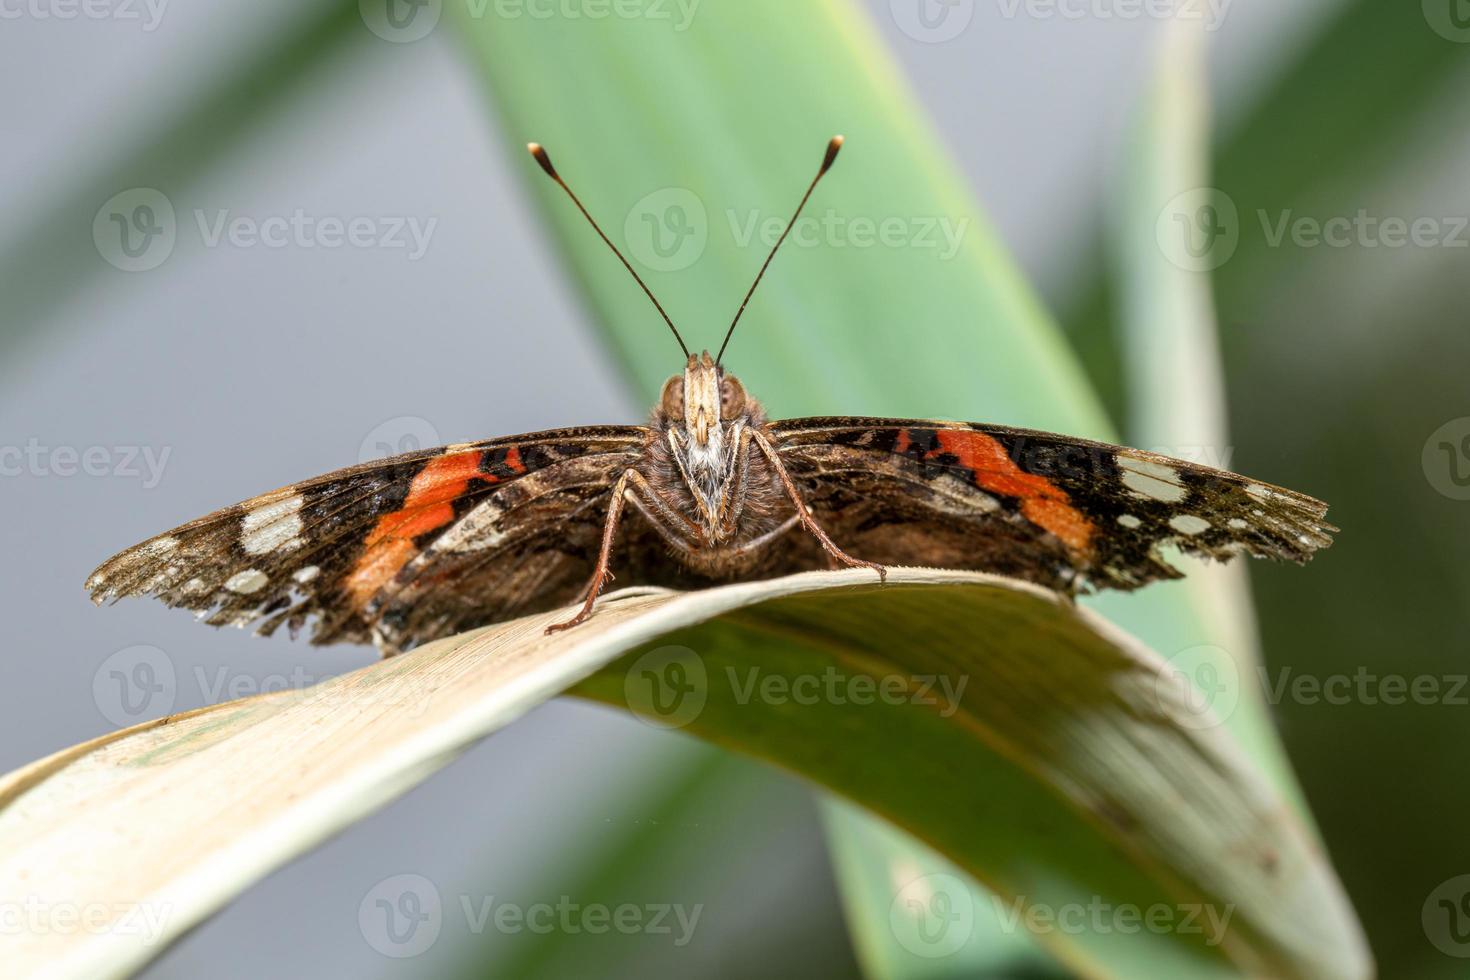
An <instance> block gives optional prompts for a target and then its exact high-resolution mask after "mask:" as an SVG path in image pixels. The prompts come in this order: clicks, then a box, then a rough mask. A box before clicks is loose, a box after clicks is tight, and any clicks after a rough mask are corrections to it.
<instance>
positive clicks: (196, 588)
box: [184, 578, 209, 595]
mask: <svg viewBox="0 0 1470 980" xmlns="http://www.w3.org/2000/svg"><path fill="white" fill-rule="evenodd" d="M207 588H209V586H208V585H206V584H205V582H204V579H202V578H191V579H189V581H187V582H185V583H184V593H185V594H186V595H197V594H198V593H200V592H203V591H204V590H205V589H207Z"/></svg>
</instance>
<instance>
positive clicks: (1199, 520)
mask: <svg viewBox="0 0 1470 980" xmlns="http://www.w3.org/2000/svg"><path fill="white" fill-rule="evenodd" d="M1169 526H1170V527H1172V528H1173V529H1174V530H1176V531H1178V532H1179V533H1180V534H1188V535H1191V536H1193V535H1196V534H1202V533H1204V532H1205V531H1208V530H1209V529H1210V522H1209V521H1207V520H1205V519H1204V518H1203V517H1195V516H1194V515H1193V514H1180V515H1179V516H1177V517H1172V518H1170V519H1169Z"/></svg>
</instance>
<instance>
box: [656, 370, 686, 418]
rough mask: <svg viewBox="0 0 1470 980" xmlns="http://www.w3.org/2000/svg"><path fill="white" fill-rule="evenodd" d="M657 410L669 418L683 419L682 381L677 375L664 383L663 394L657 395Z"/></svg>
mask: <svg viewBox="0 0 1470 980" xmlns="http://www.w3.org/2000/svg"><path fill="white" fill-rule="evenodd" d="M658 405H659V408H660V409H661V410H662V411H663V413H664V414H665V415H667V416H669V417H671V418H676V419H677V418H683V417H684V379H683V378H682V377H680V376H679V375H677V374H676V375H674V376H673V377H672V378H670V379H669V380H667V381H665V382H664V390H663V394H661V395H659V401H658Z"/></svg>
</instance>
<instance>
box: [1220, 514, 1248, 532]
mask: <svg viewBox="0 0 1470 980" xmlns="http://www.w3.org/2000/svg"><path fill="white" fill-rule="evenodd" d="M1225 526H1226V527H1228V528H1230V530H1232V531H1244V530H1245V529H1246V528H1248V527H1250V526H1251V522H1250V521H1246V520H1242V519H1240V518H1239V517H1232V518H1230V520H1228V521H1226V522H1225Z"/></svg>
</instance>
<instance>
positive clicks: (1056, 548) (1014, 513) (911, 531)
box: [772, 418, 1336, 592]
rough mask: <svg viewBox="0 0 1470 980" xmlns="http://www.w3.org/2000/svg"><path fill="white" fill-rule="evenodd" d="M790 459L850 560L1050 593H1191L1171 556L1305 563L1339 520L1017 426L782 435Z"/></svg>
mask: <svg viewBox="0 0 1470 980" xmlns="http://www.w3.org/2000/svg"><path fill="white" fill-rule="evenodd" d="M772 431H773V435H774V438H775V439H776V441H777V444H778V446H779V448H780V453H781V457H782V459H783V460H784V461H785V462H786V463H787V466H788V468H789V469H790V471H791V473H792V475H793V477H794V478H796V480H797V481H798V483H800V484H801V486H802V488H803V490H804V492H805V494H806V496H807V500H808V503H809V504H810V505H811V507H812V509H813V513H814V515H815V517H816V519H817V521H818V522H819V523H821V524H822V525H823V526H824V527H826V528H827V530H828V533H829V534H831V535H832V536H833V538H834V539H836V540H838V541H841V542H842V543H843V547H844V548H847V549H848V550H850V551H852V552H853V553H854V554H860V555H862V556H864V557H866V558H869V559H871V560H874V561H879V562H883V563H887V564H903V565H933V566H939V567H946V568H962V569H975V570H981V571H991V572H996V573H999V574H1006V575H1012V576H1016V577H1020V578H1024V579H1027V580H1029V581H1033V582H1036V583H1038V584H1041V585H1045V586H1047V587H1049V588H1056V589H1061V590H1064V591H1070V592H1075V591H1078V590H1079V589H1084V588H1088V587H1092V588H1114V589H1134V588H1137V587H1139V586H1141V585H1144V584H1146V583H1148V582H1151V581H1154V580H1157V579H1163V578H1177V577H1179V575H1180V572H1179V571H1178V570H1176V569H1175V568H1174V567H1173V566H1171V565H1170V564H1169V563H1168V562H1167V561H1165V560H1164V557H1163V555H1162V554H1161V548H1163V546H1165V545H1172V546H1175V547H1177V548H1179V549H1180V550H1182V551H1184V552H1186V553H1190V554H1197V555H1203V556H1206V557H1210V558H1216V559H1221V560H1223V559H1226V558H1229V557H1231V556H1233V555H1235V554H1238V553H1248V554H1253V555H1256V556H1259V557H1266V558H1275V559H1284V560H1290V561H1296V562H1303V561H1305V560H1306V559H1307V558H1309V557H1310V556H1311V554H1312V553H1313V552H1314V551H1316V550H1318V549H1320V548H1325V547H1327V546H1328V545H1329V544H1330V543H1331V538H1330V537H1329V535H1330V533H1331V532H1332V531H1334V530H1336V529H1335V528H1333V527H1332V526H1331V525H1329V524H1327V523H1325V522H1324V521H1323V517H1324V515H1325V514H1326V511H1327V506H1326V505H1325V504H1323V503H1322V502H1321V501H1318V500H1314V499H1313V498H1311V497H1307V496H1305V495H1303V494H1298V493H1294V492H1292V491H1289V490H1283V489H1281V488H1279V487H1274V486H1270V485H1268V484H1264V483H1260V482H1258V481H1253V480H1249V479H1246V478H1244V477H1241V476H1238V475H1236V474H1234V473H1227V472H1225V471H1223V470H1217V469H1213V468H1210V467H1206V466H1200V465H1196V464H1192V463H1187V462H1184V461H1182V460H1177V459H1171V458H1168V457H1165V456H1159V455H1157V454H1153V453H1147V452H1143V451H1140V450H1136V449H1128V448H1126V447H1120V446H1111V445H1107V444H1105V443H1098V442H1092V441H1089V440H1084V439H1074V438H1070V437H1065V436H1057V435H1053V434H1051V433H1046V432H1036V431H1032V430H1027V429H1013V428H1007V427H1003V426H992V425H980V424H967V423H955V422H919V421H913V420H905V419H860V418H814V419H793V420H789V421H784V422H777V423H774V425H773V426H772Z"/></svg>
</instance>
